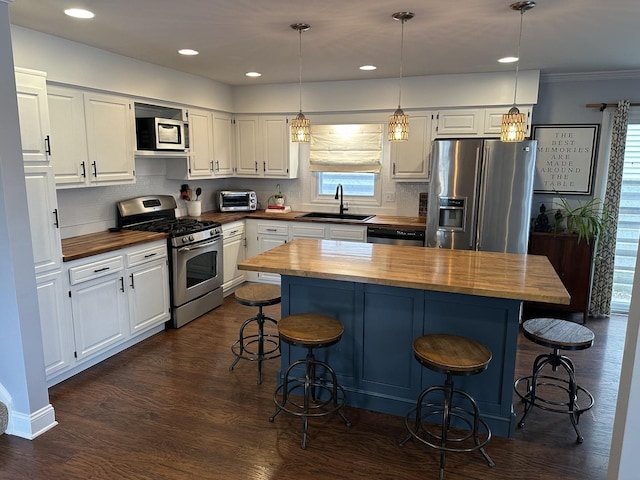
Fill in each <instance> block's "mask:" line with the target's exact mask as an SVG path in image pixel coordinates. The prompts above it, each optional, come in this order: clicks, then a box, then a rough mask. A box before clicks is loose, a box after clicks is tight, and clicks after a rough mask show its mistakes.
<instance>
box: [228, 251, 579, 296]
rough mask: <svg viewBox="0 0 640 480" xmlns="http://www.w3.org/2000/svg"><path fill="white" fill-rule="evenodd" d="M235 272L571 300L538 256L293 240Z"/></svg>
mask: <svg viewBox="0 0 640 480" xmlns="http://www.w3.org/2000/svg"><path fill="white" fill-rule="evenodd" d="M238 268H239V269H241V270H253V271H259V272H269V273H279V274H283V275H292V276H300V277H311V278H321V279H327V280H342V281H350V282H359V283H369V284H377V285H386V286H395V287H404V288H414V289H419V290H433V291H440V292H449V293H460V294H467V295H476V296H482V297H495V298H504V299H513V300H527V301H535V302H543V303H560V304H568V303H569V301H570V298H571V297H570V296H569V294H568V292H567V290H566V289H565V287H564V285H563V284H562V281H561V280H560V278H559V277H558V275H557V274H556V272H555V270H554V269H553V267H552V266H551V263H550V262H549V260H548V259H547V258H546V257H544V256H540V255H520V254H511V253H493V252H475V251H468V250H444V249H437V248H423V247H409V246H401V245H382V244H371V243H357V242H340V241H333V240H315V239H296V240H293V241H291V242H289V243H286V244H284V245H281V246H278V247H275V248H272V249H271V250H268V251H266V252H263V253H261V254H259V255H257V256H255V257H252V258H249V259H247V260H245V261H243V262H241V263H239V264H238Z"/></svg>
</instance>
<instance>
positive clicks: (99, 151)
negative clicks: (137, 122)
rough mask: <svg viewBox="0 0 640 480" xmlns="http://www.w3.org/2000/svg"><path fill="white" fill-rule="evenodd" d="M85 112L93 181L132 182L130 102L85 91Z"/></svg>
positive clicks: (131, 107)
mask: <svg viewBox="0 0 640 480" xmlns="http://www.w3.org/2000/svg"><path fill="white" fill-rule="evenodd" d="M84 112H85V121H86V127H87V146H88V151H89V161H90V165H89V166H88V171H87V175H89V176H90V178H91V181H92V183H94V184H120V183H134V181H135V176H134V143H135V142H134V111H133V102H132V101H131V100H129V99H128V98H123V97H118V96H114V95H102V94H98V93H86V92H85V93H84Z"/></svg>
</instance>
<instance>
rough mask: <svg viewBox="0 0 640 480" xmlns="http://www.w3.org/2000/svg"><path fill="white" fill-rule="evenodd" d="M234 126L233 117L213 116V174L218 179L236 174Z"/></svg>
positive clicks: (215, 114)
mask: <svg viewBox="0 0 640 480" xmlns="http://www.w3.org/2000/svg"><path fill="white" fill-rule="evenodd" d="M232 124H233V119H232V118H231V115H229V114H226V113H218V112H215V113H214V114H213V174H214V176H216V177H229V176H232V175H233V174H234V161H233V160H234V159H233V140H232V139H233V130H232Z"/></svg>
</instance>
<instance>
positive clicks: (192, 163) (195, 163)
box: [187, 110, 213, 178]
mask: <svg viewBox="0 0 640 480" xmlns="http://www.w3.org/2000/svg"><path fill="white" fill-rule="evenodd" d="M187 117H188V118H189V150H190V155H189V158H190V160H189V176H190V178H197V177H200V178H211V177H212V176H213V124H212V117H211V113H210V112H206V111H202V110H189V111H188V112H187Z"/></svg>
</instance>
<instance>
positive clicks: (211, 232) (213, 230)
mask: <svg viewBox="0 0 640 480" xmlns="http://www.w3.org/2000/svg"><path fill="white" fill-rule="evenodd" d="M209 233H210V234H211V235H212V236H213V235H215V234H216V229H215V228H214V229H212V230H211V231H210V232H209Z"/></svg>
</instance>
